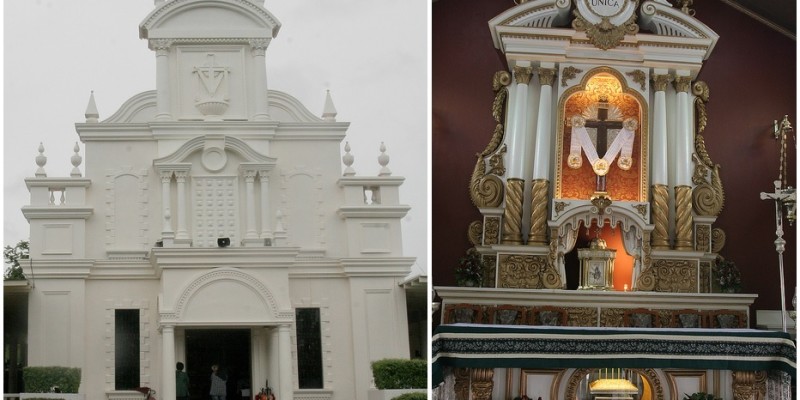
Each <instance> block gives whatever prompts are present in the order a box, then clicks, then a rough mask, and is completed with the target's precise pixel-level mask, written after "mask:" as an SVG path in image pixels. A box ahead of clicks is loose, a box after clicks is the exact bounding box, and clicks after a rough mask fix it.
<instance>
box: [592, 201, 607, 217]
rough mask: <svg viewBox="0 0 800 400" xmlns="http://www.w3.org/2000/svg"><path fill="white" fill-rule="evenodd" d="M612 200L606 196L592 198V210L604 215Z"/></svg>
mask: <svg viewBox="0 0 800 400" xmlns="http://www.w3.org/2000/svg"><path fill="white" fill-rule="evenodd" d="M611 203H612V201H611V199H610V198H608V197H606V196H597V197H595V198H593V199H592V205H593V206H594V207H593V208H592V212H596V213H597V214H599V215H603V214H605V213H606V208H608V207H609V206H610V205H611Z"/></svg>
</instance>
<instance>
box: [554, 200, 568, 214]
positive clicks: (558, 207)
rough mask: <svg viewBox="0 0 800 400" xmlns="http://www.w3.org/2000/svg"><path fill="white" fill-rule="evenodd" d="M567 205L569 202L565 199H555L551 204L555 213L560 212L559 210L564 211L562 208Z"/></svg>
mask: <svg viewBox="0 0 800 400" xmlns="http://www.w3.org/2000/svg"><path fill="white" fill-rule="evenodd" d="M569 205H570V203H569V202H566V201H557V202H555V204H554V205H553V211H555V212H556V214H561V212H562V211H564V210H565V209H566V208H567V206H569Z"/></svg>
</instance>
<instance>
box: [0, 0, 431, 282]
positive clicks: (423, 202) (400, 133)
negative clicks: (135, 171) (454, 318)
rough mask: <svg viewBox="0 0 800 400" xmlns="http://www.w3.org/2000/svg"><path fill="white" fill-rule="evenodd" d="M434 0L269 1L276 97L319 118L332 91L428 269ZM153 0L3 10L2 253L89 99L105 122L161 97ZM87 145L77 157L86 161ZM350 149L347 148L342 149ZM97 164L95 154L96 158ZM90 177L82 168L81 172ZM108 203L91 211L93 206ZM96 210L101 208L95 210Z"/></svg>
mask: <svg viewBox="0 0 800 400" xmlns="http://www.w3.org/2000/svg"><path fill="white" fill-rule="evenodd" d="M429 4H430V2H429V0H403V1H388V0H377V1H376V0H373V1H367V0H324V1H320V0H280V1H278V0H267V1H266V2H265V7H266V8H267V10H269V11H270V12H271V13H272V14H273V15H274V16H275V17H276V18H277V19H278V20H279V21H280V22H281V25H282V26H281V29H280V31H279V33H278V36H277V37H276V38H275V39H273V40H272V42H271V43H270V46H269V48H268V49H267V81H268V83H269V86H270V89H275V90H280V91H283V92H286V93H289V94H290V95H292V96H294V97H296V98H297V99H299V100H300V102H302V103H303V104H304V105H305V106H306V107H307V108H308V109H309V110H310V111H311V112H312V113H313V114H315V115H317V116H321V115H322V109H323V105H324V101H325V91H326V90H327V89H330V91H331V95H332V97H333V102H334V104H335V106H336V109H337V111H338V116H337V117H336V118H337V121H340V122H350V128H349V130H348V131H347V137H346V138H345V140H346V141H349V142H350V146H351V148H352V150H351V154H353V155H354V156H355V162H354V164H353V167H354V168H355V170H356V174H357V175H376V174H377V173H378V171H379V169H380V165H378V162H377V157H378V155H379V154H380V151H379V150H378V149H379V147H380V143H381V141H383V142H385V143H386V147H387V154H388V155H389V156H390V157H391V159H390V162H389V165H388V167H389V168H390V169H391V171H392V173H393V175H395V176H404V177H405V178H406V181H405V184H404V185H403V186H402V187H401V192H400V194H401V195H400V200H401V202H403V203H405V204H408V205H410V206H411V207H412V208H411V211H410V212H409V214H408V216H407V217H406V218H405V219H404V220H403V234H404V237H403V247H404V253H405V255H406V256H414V257H417V268H419V269H421V270H427V268H428V266H427V237H428V235H427V232H428V231H427V225H428V223H427V213H428V209H427V198H428V196H427V176H428V172H427V158H428V157H427V148H428V140H427V137H428V134H427V133H428V123H427V115H428V108H429V107H428V104H427V99H428V95H427V93H428V90H427V76H428V74H427V70H428V68H427V62H428V60H427V55H428V51H427V29H428V28H427V26H428V23H427V18H428V17H427V12H428V5H429ZM153 7H154V6H153V0H5V1H4V17H3V20H4V57H5V60H4V76H3V78H4V128H5V135H4V141H3V144H4V151H3V156H4V164H3V165H4V189H5V192H4V193H5V196H4V218H5V221H4V222H5V223H4V231H3V235H4V236H3V242H4V244H14V243H16V242H17V241H19V240H20V239H28V236H29V228H28V223H27V221H26V220H25V218H24V217H23V216H22V213H21V212H20V208H21V207H22V206H23V205H26V204H28V201H29V193H28V190H27V188H26V187H25V183H24V179H25V178H26V177H32V176H33V175H34V172H35V171H36V168H37V167H36V164H35V161H34V159H35V157H36V156H37V154H38V152H37V148H38V146H39V142H42V143H43V144H44V147H45V155H46V156H47V165H46V166H45V170H46V172H47V175H48V176H50V177H63V176H68V175H69V173H70V171H71V169H72V165H71V164H70V161H69V159H70V157H71V156H72V154H73V152H72V148H73V146H74V144H75V142H76V141H78V135H77V133H76V132H75V126H74V124H75V123H76V122H84V121H85V118H84V112H85V110H86V105H87V102H88V100H89V93H90V92H91V91H92V90H94V95H95V99H96V102H97V108H98V111H99V113H100V119H101V120H103V119H105V118H108V117H109V116H111V115H112V114H113V113H114V112H115V111H116V110H117V109H118V108H119V107H120V106H121V105H122V103H123V102H125V101H126V100H127V99H129V98H130V97H131V96H133V95H135V94H138V93H141V92H143V91H146V90H152V89H155V54H154V53H153V52H152V51H150V50H148V48H147V43H146V41H145V40H141V39H139V34H138V27H139V23H140V22H141V21H142V20H143V19H144V17H145V16H147V14H149V13H150V11H152V10H153ZM80 147H81V152H80V153H81V155H82V156H83V157H84V162H85V161H86V155H85V154H84V152H83V145H82V144H81V145H80ZM341 147H342V148H343V147H344V143H342V146H341ZM89 157H91V155H89ZM81 171H82V172H83V171H84V169H83V166H81ZM99 206H100V205H97V204H95V207H99ZM95 212H97V210H95Z"/></svg>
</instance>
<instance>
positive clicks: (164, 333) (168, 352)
mask: <svg viewBox="0 0 800 400" xmlns="http://www.w3.org/2000/svg"><path fill="white" fill-rule="evenodd" d="M175 393H176V389H175V327H174V326H172V325H162V326H161V396H160V397H161V400H173V399H175V396H176V394H175Z"/></svg>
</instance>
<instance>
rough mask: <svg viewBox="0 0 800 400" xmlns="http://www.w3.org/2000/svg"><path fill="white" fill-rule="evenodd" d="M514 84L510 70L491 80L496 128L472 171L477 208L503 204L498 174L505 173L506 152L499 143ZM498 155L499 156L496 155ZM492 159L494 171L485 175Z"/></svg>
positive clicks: (501, 139)
mask: <svg viewBox="0 0 800 400" xmlns="http://www.w3.org/2000/svg"><path fill="white" fill-rule="evenodd" d="M510 83H511V74H509V73H508V71H498V72H496V73H495V74H494V77H493V78H492V89H493V90H494V91H495V97H494V101H493V103H492V117H493V118H494V120H495V122H497V125H495V128H494V132H493V133H492V138H491V140H489V143H488V144H487V145H486V148H485V149H484V150H483V151H482V152H480V153H479V154H476V158H477V160H475V167H474V168H473V170H472V177H471V178H470V185H469V194H470V199H471V200H472V204H474V205H475V206H476V207H479V208H482V207H499V206H500V204H501V203H502V202H503V191H504V185H503V181H502V179H500V178H499V177H498V176H497V175H493V174H498V173H499V174H502V173H505V167H504V166H503V164H504V163H503V157H504V155H505V150H504V148H503V149H500V144H501V143H502V142H503V136H504V135H505V129H504V127H503V124H502V123H500V122H501V121H502V120H503V112H504V110H505V107H504V105H505V101H506V98H507V94H508V89H507V88H506V86H507V85H509V84H510ZM498 150H500V151H498ZM495 153H496V154H495ZM487 157H491V158H490V163H491V166H492V170H491V171H489V172H488V173H487V172H486V158H487Z"/></svg>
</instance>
